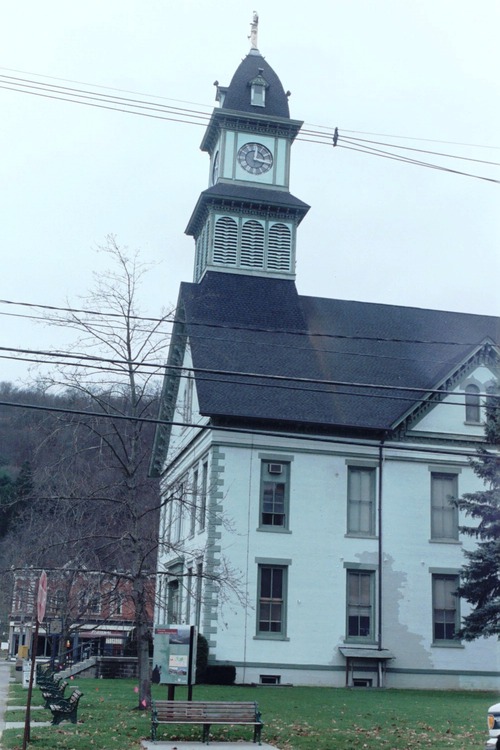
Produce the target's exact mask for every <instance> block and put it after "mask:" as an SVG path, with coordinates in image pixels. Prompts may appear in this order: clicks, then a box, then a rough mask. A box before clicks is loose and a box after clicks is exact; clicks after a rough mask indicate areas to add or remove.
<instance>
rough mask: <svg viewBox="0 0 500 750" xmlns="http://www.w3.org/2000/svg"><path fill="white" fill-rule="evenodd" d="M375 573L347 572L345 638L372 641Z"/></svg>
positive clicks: (364, 571)
mask: <svg viewBox="0 0 500 750" xmlns="http://www.w3.org/2000/svg"><path fill="white" fill-rule="evenodd" d="M374 613H375V573H374V572H373V571H370V570H348V571H347V637H348V638H349V639H356V640H361V639H362V640H374V632H375V627H374V625H375V616H374Z"/></svg>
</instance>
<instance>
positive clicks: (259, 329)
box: [0, 299, 493, 349]
mask: <svg viewBox="0 0 500 750" xmlns="http://www.w3.org/2000/svg"><path fill="white" fill-rule="evenodd" d="M0 304H6V305H19V306H24V307H34V308H40V309H45V310H52V311H60V312H71V313H81V314H86V315H95V316H104V317H110V318H118V319H123V314H122V313H113V312H105V311H102V310H101V311H99V310H86V309H83V308H73V307H57V306H55V305H47V304H40V303H35V302H16V301H13V300H4V299H0ZM360 304H365V305H370V304H373V305H378V303H369V302H365V303H360ZM3 314H5V313H1V312H0V315H3ZM456 314H457V315H462V314H463V315H466V314H467V313H456ZM174 315H175V314H174V312H172V313H169V314H168V315H165V316H163V317H161V318H155V317H144V316H141V315H127V317H129V318H130V319H132V320H140V321H150V322H153V323H162V322H165V323H175V322H179V323H183V321H180V320H178V321H176V319H175V316H174ZM484 317H493V316H484ZM36 319H38V318H36ZM42 320H45V321H47V322H48V323H49V324H50V322H51V319H50V318H49V319H47V318H42ZM55 320H56V321H59V320H60V319H58V318H56V319H55ZM61 322H62V323H64V322H65V321H64V319H63V320H62V321H61ZM75 322H76V321H75ZM188 325H189V326H190V327H193V328H196V327H198V326H199V327H203V328H213V329H221V330H229V331H245V332H250V333H271V334H286V335H290V336H305V337H307V338H310V337H311V336H313V337H315V338H318V339H322V338H324V339H339V340H349V341H374V342H377V343H395V344H424V345H431V344H432V345H434V344H435V345H438V346H470V347H472V346H477V343H478V342H477V341H450V340H444V339H416V338H400V337H387V336H363V335H360V334H341V333H324V332H320V331H311V330H307V331H304V330H299V329H294V328H267V327H264V326H250V325H235V324H232V325H228V324H227V323H213V322H207V321H189V323H188ZM0 349H1V347H0Z"/></svg>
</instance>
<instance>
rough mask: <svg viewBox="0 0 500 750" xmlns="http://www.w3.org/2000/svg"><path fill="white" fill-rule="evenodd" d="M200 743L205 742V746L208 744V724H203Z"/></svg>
mask: <svg viewBox="0 0 500 750" xmlns="http://www.w3.org/2000/svg"><path fill="white" fill-rule="evenodd" d="M202 742H206V744H207V745H209V744H210V724H203V737H202Z"/></svg>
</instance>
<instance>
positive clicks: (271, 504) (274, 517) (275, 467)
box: [259, 460, 290, 530]
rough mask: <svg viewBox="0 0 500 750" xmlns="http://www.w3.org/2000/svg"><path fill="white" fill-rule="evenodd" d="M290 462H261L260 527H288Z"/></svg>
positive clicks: (277, 528) (276, 528)
mask: <svg viewBox="0 0 500 750" xmlns="http://www.w3.org/2000/svg"><path fill="white" fill-rule="evenodd" d="M289 496H290V464H289V463H288V462H285V461H269V460H264V461H262V462H261V489H260V521H259V525H260V527H261V528H262V527H264V528H271V529H274V530H279V529H288V526H289V512H288V508H289Z"/></svg>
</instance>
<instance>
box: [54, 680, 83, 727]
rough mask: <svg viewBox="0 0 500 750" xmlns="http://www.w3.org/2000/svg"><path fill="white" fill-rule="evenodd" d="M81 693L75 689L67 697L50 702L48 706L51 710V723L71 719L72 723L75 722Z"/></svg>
mask: <svg viewBox="0 0 500 750" xmlns="http://www.w3.org/2000/svg"><path fill="white" fill-rule="evenodd" d="M82 695H83V693H82V691H81V690H78V689H76V690H73V692H72V693H71V695H70V696H69V698H67V699H66V698H61V699H59V700H57V699H56V700H55V701H54V702H53V703H51V704H50V705H49V708H50V710H51V711H52V724H60V723H61V721H71V723H72V724H76V712H77V709H78V701H79V700H80V698H81V697H82Z"/></svg>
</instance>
